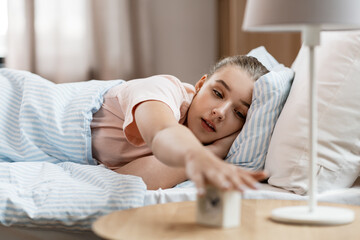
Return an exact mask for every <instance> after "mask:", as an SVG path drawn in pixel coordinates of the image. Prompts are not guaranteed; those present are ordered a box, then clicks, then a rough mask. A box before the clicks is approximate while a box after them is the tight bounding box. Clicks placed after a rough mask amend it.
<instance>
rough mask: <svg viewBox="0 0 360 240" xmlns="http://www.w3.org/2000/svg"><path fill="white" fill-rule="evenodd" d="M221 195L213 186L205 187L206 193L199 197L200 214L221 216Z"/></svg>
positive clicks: (213, 216)
mask: <svg viewBox="0 0 360 240" xmlns="http://www.w3.org/2000/svg"><path fill="white" fill-rule="evenodd" d="M222 198H223V195H222V194H221V191H220V190H218V189H216V188H215V187H211V186H209V187H207V188H206V193H205V195H204V196H203V197H201V198H200V199H199V205H198V208H199V211H200V213H201V214H202V215H205V216H207V217H209V218H210V217H211V218H217V217H221V213H222V208H223V203H222V202H223V199H222Z"/></svg>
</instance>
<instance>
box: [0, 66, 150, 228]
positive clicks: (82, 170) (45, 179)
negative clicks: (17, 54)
mask: <svg viewBox="0 0 360 240" xmlns="http://www.w3.org/2000/svg"><path fill="white" fill-rule="evenodd" d="M122 82H123V81H122V80H113V81H96V80H93V81H89V82H79V83H67V84H54V83H52V82H50V81H48V80H46V79H44V78H41V77H40V76H38V75H35V74H32V73H30V72H26V71H19V70H11V69H0V86H1V90H2V91H1V94H0V102H1V104H0V113H1V114H0V223H2V224H3V225H5V226H27V227H42V228H64V229H72V230H88V229H90V226H91V223H92V222H93V221H94V220H95V219H96V218H97V217H99V216H101V215H104V214H107V213H110V212H112V211H115V210H119V209H127V208H133V207H139V206H142V205H143V204H144V196H145V191H146V186H145V184H144V182H143V181H142V179H141V178H139V177H135V176H129V175H121V174H118V173H115V172H113V171H111V170H109V169H106V168H104V167H102V166H98V165H96V164H97V163H96V161H95V160H94V159H93V158H92V155H91V130H90V122H91V120H92V115H93V113H94V112H96V111H97V110H98V109H99V108H100V107H101V104H102V99H103V95H104V94H105V92H106V91H107V90H108V89H110V88H111V87H112V86H115V85H117V84H121V83H122Z"/></svg>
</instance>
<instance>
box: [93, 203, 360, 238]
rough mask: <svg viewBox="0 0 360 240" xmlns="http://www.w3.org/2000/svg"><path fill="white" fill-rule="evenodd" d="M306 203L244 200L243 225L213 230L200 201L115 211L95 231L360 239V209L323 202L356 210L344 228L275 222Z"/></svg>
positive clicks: (117, 234)
mask: <svg viewBox="0 0 360 240" xmlns="http://www.w3.org/2000/svg"><path fill="white" fill-rule="evenodd" d="M306 204H307V203H306V202H305V201H290V200H242V209H241V211H242V215H241V225H240V226H239V227H237V228H229V229H221V228H210V227H204V226H201V225H198V224H196V222H195V212H196V209H195V208H196V202H177V203H167V204H158V205H151V206H146V207H141V208H134V209H129V210H123V211H117V212H113V213H111V214H109V215H106V216H103V217H101V218H99V219H98V220H97V221H96V222H95V223H94V224H93V231H94V232H95V233H96V234H98V235H99V236H101V237H103V238H106V239H122V240H125V239H141V240H144V239H206V240H210V239H216V240H219V239H258V240H264V239H267V240H271V239H276V240H280V239H286V240H289V239H291V240H296V239H302V240H303V239H306V240H309V239H316V240H319V239H326V240H329V239H337V240H338V239H344V240H345V239H346V240H349V239H360V206H352V205H343V204H331V203H325V204H324V203H319V205H326V206H338V207H343V208H349V209H352V210H353V211H354V212H355V221H354V222H352V223H351V224H347V225H340V226H307V225H291V224H282V223H277V222H274V221H272V220H271V219H270V214H271V211H272V210H273V209H275V208H278V207H284V206H297V205H306Z"/></svg>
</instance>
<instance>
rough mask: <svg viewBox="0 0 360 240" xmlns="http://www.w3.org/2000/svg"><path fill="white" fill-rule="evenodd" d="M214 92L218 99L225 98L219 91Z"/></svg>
mask: <svg viewBox="0 0 360 240" xmlns="http://www.w3.org/2000/svg"><path fill="white" fill-rule="evenodd" d="M213 92H214V94H215V95H216V96H217V97H219V98H221V99H223V98H224V97H223V95H222V94H221V93H220V92H219V91H218V90H215V89H213Z"/></svg>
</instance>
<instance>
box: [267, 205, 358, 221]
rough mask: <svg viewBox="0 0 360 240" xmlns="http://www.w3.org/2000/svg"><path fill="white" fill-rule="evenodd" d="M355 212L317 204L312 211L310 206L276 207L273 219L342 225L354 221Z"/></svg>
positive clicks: (272, 215) (272, 214)
mask: <svg viewBox="0 0 360 240" xmlns="http://www.w3.org/2000/svg"><path fill="white" fill-rule="evenodd" d="M354 218H355V217H354V212H353V211H351V210H349V209H345V208H337V207H324V206H317V207H315V209H314V211H313V212H310V209H309V207H308V206H296V207H284V208H277V209H274V210H273V211H272V213H271V219H272V220H274V221H277V222H283V223H293V224H310V225H342V224H348V223H351V222H353V221H354Z"/></svg>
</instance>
